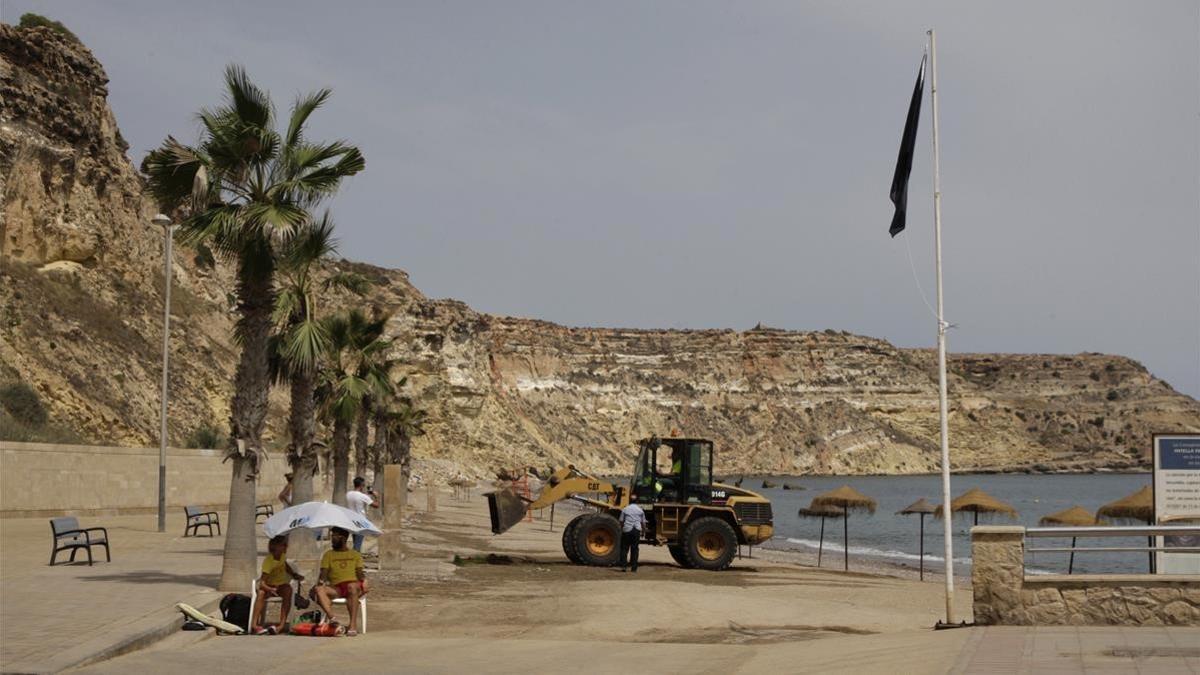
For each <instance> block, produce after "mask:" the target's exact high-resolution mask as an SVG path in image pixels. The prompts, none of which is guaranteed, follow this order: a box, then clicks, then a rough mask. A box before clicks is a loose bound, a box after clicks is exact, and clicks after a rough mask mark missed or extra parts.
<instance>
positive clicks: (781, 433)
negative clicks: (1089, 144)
mask: <svg viewBox="0 0 1200 675" xmlns="http://www.w3.org/2000/svg"><path fill="white" fill-rule="evenodd" d="M106 82H107V80H106V77H105V75H104V71H103V69H102V68H101V66H100V64H99V63H97V62H96V60H95V59H94V58H93V57H92V55H91V54H90V53H88V52H87V50H86V49H85V48H83V47H82V46H80V45H78V44H77V43H74V42H73V41H69V40H67V39H65V38H63V37H61V36H58V35H56V34H54V33H53V32H51V31H49V30H46V29H31V30H16V29H13V28H11V27H9V26H0V195H2V199H3V202H2V203H0V312H2V315H0V320H2V323H0V380H4V381H10V382H11V381H20V382H24V383H26V384H28V385H30V386H32V387H33V388H34V389H35V390H36V391H37V392H38V394H39V396H40V397H41V398H42V399H43V401H44V402H45V403H46V404H47V406H48V407H49V409H50V413H51V417H52V419H54V420H55V421H57V422H58V423H59V424H61V425H63V426H66V427H69V428H70V429H73V430H75V431H76V432H77V433H78V434H79V435H80V436H81V437H83V438H84V439H87V440H93V441H104V442H112V443H124V444H148V443H154V442H156V440H157V419H158V418H157V410H158V386H159V385H158V378H159V377H160V371H159V364H160V349H161V342H160V341H161V336H162V333H161V330H162V329H161V325H162V324H161V321H162V317H161V311H162V310H161V307H162V305H161V294H162V280H161V279H162V262H163V259H162V234H161V232H158V231H155V230H154V229H152V226H151V225H149V218H150V216H151V215H152V214H153V211H154V210H153V208H152V205H151V204H150V202H149V200H148V199H145V198H144V197H143V195H142V182H141V178H140V177H139V175H138V173H137V171H136V169H135V168H134V167H133V165H132V163H131V162H130V159H129V158H128V157H126V156H125V150H126V147H125V145H124V143H123V142H122V140H121V138H120V134H119V132H118V130H117V126H116V123H115V120H114V119H113V116H112V113H111V111H110V110H109V109H108V107H107V103H106V100H105V97H106V89H105V85H106ZM367 149H368V150H369V147H368V148H367ZM175 263H176V264H175V277H174V285H173V286H172V289H173V290H172V294H173V298H172V308H173V316H172V322H173V327H172V373H171V382H172V385H171V391H172V408H171V422H170V432H171V438H172V441H173V442H175V443H179V442H181V441H182V440H183V439H184V438H185V437H186V436H187V435H188V434H189V433H190V432H191V431H193V430H195V429H197V428H199V427H201V426H204V425H220V424H221V422H222V421H223V420H224V419H225V418H226V416H227V407H228V399H229V395H230V381H231V379H232V370H233V367H234V362H235V358H234V355H235V349H234V346H233V345H232V340H231V335H232V325H233V322H232V314H231V307H232V299H233V298H232V295H231V288H232V285H231V283H230V279H229V274H228V270H227V269H226V268H225V267H224V266H223V265H222V264H221V263H220V262H219V261H216V262H214V261H212V260H211V257H210V256H209V255H207V253H206V252H205V251H203V250H187V249H178V248H177V249H176V260H175ZM336 264H337V265H338V266H340V267H343V268H352V269H354V270H356V271H359V272H360V273H363V274H365V275H367V276H369V277H371V278H373V279H374V280H375V281H376V286H375V290H374V291H373V294H372V297H371V298H370V302H371V303H373V304H375V305H377V306H379V307H382V308H386V309H387V310H389V311H391V312H393V318H392V320H391V323H390V326H389V331H390V334H391V336H392V337H394V338H395V348H394V351H395V353H394V356H396V357H397V358H398V359H400V360H401V361H402V362H403V363H404V364H405V367H404V368H403V370H404V371H405V374H407V375H408V384H407V385H406V386H407V387H408V393H409V394H410V395H412V396H413V397H414V398H415V399H416V400H417V401H418V402H419V404H420V405H421V406H423V407H425V408H426V409H428V410H429V412H430V414H431V422H430V424H429V433H428V434H427V435H426V436H423V437H420V438H419V439H418V440H417V443H416V446H415V448H416V452H417V454H418V455H419V456H424V457H428V458H443V459H445V460H448V461H449V462H450V463H452V464H456V465H458V466H459V467H462V468H463V469H464V470H466V471H468V472H470V473H476V474H480V475H482V474H486V473H488V472H490V470H492V469H494V468H496V467H500V466H515V465H522V464H528V465H536V466H544V465H547V464H562V463H565V462H572V463H575V464H576V465H578V466H581V467H584V468H586V469H589V470H593V471H598V472H623V471H628V470H629V466H630V462H631V453H632V443H633V442H634V441H635V440H636V439H637V438H640V437H643V436H647V435H650V434H653V433H668V432H669V431H670V430H672V429H677V430H679V431H680V432H681V433H684V434H688V435H699V436H709V437H712V438H714V439H715V440H716V441H717V443H718V463H717V471H718V472H719V473H733V472H749V471H757V472H769V473H915V472H930V471H934V470H936V467H937V462H938V455H939V453H938V415H937V379H936V368H935V357H934V354H933V353H932V352H931V351H925V350H909V349H899V348H896V347H894V346H892V345H890V344H888V343H887V342H884V341H882V340H876V339H872V338H869V337H862V336H856V335H850V334H847V333H841V332H837V331H832V330H828V331H823V332H788V331H780V330H772V329H765V328H758V329H754V330H749V331H744V332H735V331H728V330H724V331H718V330H712V331H674V330H618V329H601V328H569V327H564V326H558V325H554V324H550V323H545V322H540V321H533V320H525V319H513V318H504V317H495V316H489V315H486V314H481V313H479V312H475V311H473V310H472V309H471V308H469V307H467V306H466V305H464V304H462V303H459V302H455V301H442V300H430V299H428V298H425V297H424V296H423V295H422V294H421V293H420V292H419V291H418V290H417V289H415V288H414V287H413V286H412V285H411V284H410V283H409V282H408V279H407V277H406V276H405V275H404V273H403V272H399V271H395V270H384V269H378V268H374V267H370V266H367V265H361V264H356V263H349V262H344V261H343V262H339V263H336ZM950 371H951V372H950V399H951V408H952V410H951V415H950V432H951V439H952V441H951V443H952V451H953V457H954V462H955V465H956V466H957V467H958V468H959V469H982V470H1036V471H1042V470H1075V471H1084V470H1094V469H1098V468H1110V469H1125V468H1133V467H1140V466H1145V463H1146V459H1147V453H1148V444H1149V438H1150V433H1151V432H1152V431H1156V430H1178V431H1184V430H1187V431H1200V403H1197V402H1196V401H1195V400H1193V399H1191V398H1189V397H1186V396H1183V395H1181V394H1179V393H1177V392H1175V391H1173V390H1172V389H1171V388H1170V387H1169V386H1168V385H1167V384H1166V383H1164V382H1162V381H1160V380H1157V379H1155V378H1154V377H1153V376H1151V375H1150V374H1149V373H1148V372H1147V371H1146V370H1145V369H1144V368H1143V367H1141V366H1140V365H1139V364H1137V363H1136V362H1134V361H1131V360H1129V359H1126V358H1122V357H1118V356H1105V355H1101V354H1078V355H1070V356H1063V355H1000V354H973V355H963V354H958V355H952V356H951V359H950ZM273 403H274V405H273V415H272V422H271V424H270V431H269V434H268V435H269V437H270V436H272V435H273V437H274V441H275V443H276V445H280V444H281V443H282V440H283V439H280V438H279V430H280V429H282V428H283V424H282V421H283V420H282V413H283V407H284V406H285V405H286V393H285V392H283V391H280V392H276V394H275V395H274V398H273ZM0 415H2V413H0ZM5 421H6V420H5V418H3V417H2V416H0V422H5ZM7 422H8V423H9V424H8V428H9V429H12V428H14V425H13V424H12V420H11V419H9V420H7Z"/></svg>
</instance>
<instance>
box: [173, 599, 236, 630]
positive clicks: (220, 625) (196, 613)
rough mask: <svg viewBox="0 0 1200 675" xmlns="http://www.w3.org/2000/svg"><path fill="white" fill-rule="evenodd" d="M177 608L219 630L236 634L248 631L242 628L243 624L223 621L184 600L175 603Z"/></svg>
mask: <svg viewBox="0 0 1200 675" xmlns="http://www.w3.org/2000/svg"><path fill="white" fill-rule="evenodd" d="M175 609H178V610H179V611H181V612H183V613H184V615H185V616H187V617H189V618H192V619H195V620H197V621H199V622H200V623H202V624H204V625H206V626H212V627H213V628H216V629H217V630H219V631H221V632H222V633H233V634H234V635H241V634H242V633H245V632H246V630H245V629H244V628H242V627H241V626H239V625H237V624H232V623H229V622H228V621H223V620H221V619H217V618H215V617H211V616H209V615H207V614H205V613H204V612H201V611H200V610H198V609H196V608H195V607H192V606H191V605H188V604H184V603H182V602H181V603H178V604H177V605H175Z"/></svg>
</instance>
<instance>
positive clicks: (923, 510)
mask: <svg viewBox="0 0 1200 675" xmlns="http://www.w3.org/2000/svg"><path fill="white" fill-rule="evenodd" d="M936 511H937V507H936V506H934V505H933V504H930V503H929V502H927V501H925V498H924V497H922V498H921V499H918V500H917V501H915V502H913V503H912V504H909V505H908V506H906V507H904V508H903V509H900V510H899V511H897V512H896V515H898V516H909V515H912V514H914V513H917V514H920V516H921V537H920V539H919V540H918V541H919V542H920V544H919V548H920V549H921V562H920V563H919V569H920V572H919V573H920V578H921V581H924V580H925V516H927V515H928V514H930V513H934V512H936Z"/></svg>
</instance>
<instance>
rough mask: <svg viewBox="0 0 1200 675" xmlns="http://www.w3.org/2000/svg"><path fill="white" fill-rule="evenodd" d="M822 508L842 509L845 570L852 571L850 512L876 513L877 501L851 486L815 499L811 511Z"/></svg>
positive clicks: (845, 486)
mask: <svg viewBox="0 0 1200 675" xmlns="http://www.w3.org/2000/svg"><path fill="white" fill-rule="evenodd" d="M822 506H836V507H838V508H841V509H842V537H843V539H844V540H845V544H846V554H845V568H846V570H849V569H850V525H849V524H848V521H849V520H850V511H870V512H871V513H875V500H874V499H871V498H870V497H868V496H866V495H864V494H863V493H861V492H859V491H858V490H855V489H854V488H852V487H850V486H849V485H843V486H842V487H840V488H838V489H836V490H831V491H830V492H826V493H825V494H822V495H817V496H816V497H813V500H812V504H811V505H810V506H809V507H808V508H810V509H817V508H820V507H822Z"/></svg>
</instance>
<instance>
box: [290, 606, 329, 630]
mask: <svg viewBox="0 0 1200 675" xmlns="http://www.w3.org/2000/svg"><path fill="white" fill-rule="evenodd" d="M322 618H324V614H323V613H322V612H321V610H319V609H314V610H310V611H308V612H301V613H300V614H299V615H298V616H296V617H295V618H293V619H292V620H291V622H290V623H291V625H292V626H293V627H294V626H298V625H300V624H302V623H312V624H317V623H321V619H322Z"/></svg>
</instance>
